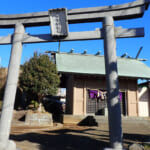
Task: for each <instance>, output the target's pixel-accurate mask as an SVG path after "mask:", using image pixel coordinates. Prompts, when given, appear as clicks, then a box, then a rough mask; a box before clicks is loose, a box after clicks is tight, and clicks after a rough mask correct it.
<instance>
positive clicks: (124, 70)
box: [56, 53, 150, 79]
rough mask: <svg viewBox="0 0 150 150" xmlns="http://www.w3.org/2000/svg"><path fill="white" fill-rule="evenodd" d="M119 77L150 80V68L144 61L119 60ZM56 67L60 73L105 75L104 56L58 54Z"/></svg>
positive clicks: (119, 58)
mask: <svg viewBox="0 0 150 150" xmlns="http://www.w3.org/2000/svg"><path fill="white" fill-rule="evenodd" d="M117 65H118V75H119V76H120V77H132V78H141V79H150V68H149V67H148V66H147V65H145V64H144V63H143V62H142V61H139V60H137V59H131V58H121V57H118V58H117ZM56 66H57V69H58V72H60V73H70V74H86V75H105V63H104V56H101V55H99V56H96V55H86V54H74V53H73V54H72V53H56Z"/></svg>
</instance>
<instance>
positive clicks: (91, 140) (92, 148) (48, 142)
mask: <svg viewBox="0 0 150 150" xmlns="http://www.w3.org/2000/svg"><path fill="white" fill-rule="evenodd" d="M108 135H109V132H108V131H106V130H99V129H98V128H87V129H82V130H78V129H68V128H66V129H65V128H64V129H57V130H50V131H42V132H40V133H34V132H29V133H24V134H19V135H15V134H11V136H10V138H11V139H12V140H14V141H17V142H22V141H28V142H31V143H37V144H38V145H40V146H39V150H49V149H50V150H84V149H85V150H102V149H103V148H104V147H109V137H108ZM123 135H124V147H125V148H127V147H128V145H130V144H133V143H140V144H142V143H143V142H145V141H147V140H150V135H149V134H147V135H144V134H133V133H124V134H123ZM31 149H32V147H31Z"/></svg>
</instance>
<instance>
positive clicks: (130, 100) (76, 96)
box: [66, 76, 138, 116]
mask: <svg viewBox="0 0 150 150" xmlns="http://www.w3.org/2000/svg"><path fill="white" fill-rule="evenodd" d="M71 82H72V83H68V84H70V86H71V87H70V89H69V91H68V92H71V89H72V90H73V92H72V94H73V97H72V98H71V93H70V94H69V95H70V96H69V97H67V98H69V101H71V100H72V103H71V102H70V103H69V105H67V106H66V107H68V106H69V107H70V108H69V109H70V111H69V112H70V113H71V114H73V115H85V114H86V92H87V89H102V90H106V81H105V78H104V77H83V76H74V77H73V80H72V81H71ZM119 87H120V91H124V92H126V100H127V114H128V116H138V95H137V80H136V79H127V78H124V79H119ZM67 101H68V100H67ZM71 109H72V112H71Z"/></svg>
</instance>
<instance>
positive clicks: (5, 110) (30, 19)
mask: <svg viewBox="0 0 150 150" xmlns="http://www.w3.org/2000/svg"><path fill="white" fill-rule="evenodd" d="M149 4H150V0H137V1H134V2H131V3H127V4H122V5H113V6H104V7H93V8H81V9H71V10H67V9H64V8H62V9H52V10H49V11H47V12H38V13H27V14H16V15H0V28H15V32H14V34H13V35H8V36H5V37H0V45H3V44H12V50H11V58H10V63H9V69H8V76H7V82H6V87H5V92H4V99H3V106H2V113H1V118H0V150H16V146H15V143H14V142H12V141H10V140H9V134H10V127H11V121H12V114H13V105H14V101H15V95H16V88H17V81H18V76H19V66H20V59H21V53H22V44H24V43H41V42H56V41H75V40H95V39H104V54H105V68H106V80H107V91H108V112H109V113H108V114H109V115H108V118H109V132H110V144H111V148H112V149H117V150H118V149H120V150H121V149H123V145H122V125H121V111H120V102H119V85H118V73H117V56H116V38H125V37H126V38H129V37H143V36H144V28H137V29H122V28H121V27H119V28H115V27H114V20H122V19H133V18H139V17H142V16H143V14H144V12H145V10H147V9H148V6H149ZM99 21H102V22H103V28H102V29H96V30H95V31H85V32H69V30H68V23H69V24H73V23H84V22H99ZM46 25H50V26H51V31H52V32H51V35H49V34H40V35H30V34H26V33H25V29H24V28H25V27H32V26H46ZM106 149H107V148H106ZM108 149H109V148H108Z"/></svg>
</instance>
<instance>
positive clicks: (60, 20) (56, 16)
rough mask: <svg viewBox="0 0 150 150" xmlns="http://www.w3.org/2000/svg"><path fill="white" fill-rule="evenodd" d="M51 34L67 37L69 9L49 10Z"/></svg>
mask: <svg viewBox="0 0 150 150" xmlns="http://www.w3.org/2000/svg"><path fill="white" fill-rule="evenodd" d="M49 16H50V25H51V34H52V36H56V37H57V36H67V35H68V21H67V9H66V8H59V9H51V10H49Z"/></svg>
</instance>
